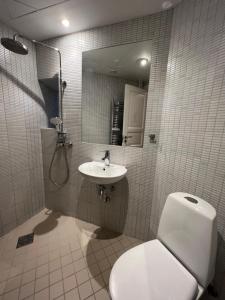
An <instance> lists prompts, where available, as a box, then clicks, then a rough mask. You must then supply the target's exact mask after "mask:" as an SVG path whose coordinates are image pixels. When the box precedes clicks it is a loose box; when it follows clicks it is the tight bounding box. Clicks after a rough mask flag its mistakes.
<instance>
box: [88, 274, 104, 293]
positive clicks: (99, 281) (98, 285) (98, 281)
mask: <svg viewBox="0 0 225 300" xmlns="http://www.w3.org/2000/svg"><path fill="white" fill-rule="evenodd" d="M91 286H92V289H93V291H94V293H96V292H97V291H99V290H101V289H102V288H104V287H105V281H104V279H103V277H102V275H99V276H97V277H95V278H92V279H91Z"/></svg>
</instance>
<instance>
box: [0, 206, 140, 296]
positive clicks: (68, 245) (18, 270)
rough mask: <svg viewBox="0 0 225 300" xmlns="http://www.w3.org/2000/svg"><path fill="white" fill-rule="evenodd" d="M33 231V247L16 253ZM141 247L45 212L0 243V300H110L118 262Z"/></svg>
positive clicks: (29, 246)
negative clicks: (110, 282)
mask: <svg viewBox="0 0 225 300" xmlns="http://www.w3.org/2000/svg"><path fill="white" fill-rule="evenodd" d="M32 231H34V232H35V237H34V242H33V244H31V245H28V246H24V247H22V248H19V249H16V244H17V239H18V237H19V236H21V235H24V234H27V233H30V232H32ZM139 243H140V241H138V240H136V239H133V238H129V237H127V236H124V235H115V234H113V233H110V232H107V231H104V230H101V229H100V228H98V227H97V226H95V225H92V224H89V223H86V222H83V221H80V220H77V219H74V218H72V217H68V216H61V215H60V214H56V213H55V214H53V213H51V212H49V211H47V210H43V211H42V212H41V213H39V214H38V215H36V216H34V217H33V218H31V219H30V220H29V221H27V222H26V223H24V224H22V225H21V226H19V227H18V228H16V229H15V230H13V231H11V232H10V233H9V234H7V235H5V236H4V237H3V238H1V239H0V300H15V299H16V300H17V299H27V300H31V299H35V300H46V299H48V300H49V299H50V300H51V299H58V300H63V299H65V300H72V299H73V300H78V299H79V300H80V299H81V300H83V299H89V300H106V299H110V296H109V293H108V280H109V275H110V270H111V268H112V266H113V264H114V262H115V261H116V259H117V258H118V257H119V256H120V255H121V254H122V253H123V252H124V251H126V250H128V249H129V248H131V247H133V246H135V245H137V244H139Z"/></svg>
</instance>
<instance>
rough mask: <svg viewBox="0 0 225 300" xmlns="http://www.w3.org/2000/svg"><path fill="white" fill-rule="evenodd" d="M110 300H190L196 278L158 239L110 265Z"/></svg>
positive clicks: (195, 288)
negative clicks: (111, 266)
mask: <svg viewBox="0 0 225 300" xmlns="http://www.w3.org/2000/svg"><path fill="white" fill-rule="evenodd" d="M109 288H110V294H111V297H112V300H164V299H165V300H193V299H195V297H196V295H197V293H198V283H197V281H196V279H195V278H194V277H193V276H192V275H191V274H190V273H189V272H188V271H187V270H186V269H185V268H184V266H183V265H182V264H181V263H180V262H179V261H178V260H177V259H176V258H175V257H174V256H173V255H172V254H171V253H170V252H169V251H168V250H167V248H166V247H165V246H164V245H163V244H162V243H161V242H160V241H159V240H153V241H149V242H146V243H143V244H141V245H139V246H136V247H134V248H132V249H130V250H128V251H127V252H125V253H124V254H123V255H122V256H121V257H120V258H119V259H118V260H117V261H116V263H115V264H114V266H113V269H112V272H111V275H110V281H109Z"/></svg>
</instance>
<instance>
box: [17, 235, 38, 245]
mask: <svg viewBox="0 0 225 300" xmlns="http://www.w3.org/2000/svg"><path fill="white" fill-rule="evenodd" d="M33 241H34V233H33V232H32V233H29V234H26V235H23V236H20V237H19V238H18V242H17V245H16V248H20V247H23V246H26V245H29V244H32V243H33Z"/></svg>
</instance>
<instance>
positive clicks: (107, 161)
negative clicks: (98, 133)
mask: <svg viewBox="0 0 225 300" xmlns="http://www.w3.org/2000/svg"><path fill="white" fill-rule="evenodd" d="M102 160H104V162H105V166H107V167H109V165H110V151H109V150H105V156H104V157H103V158H102Z"/></svg>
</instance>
